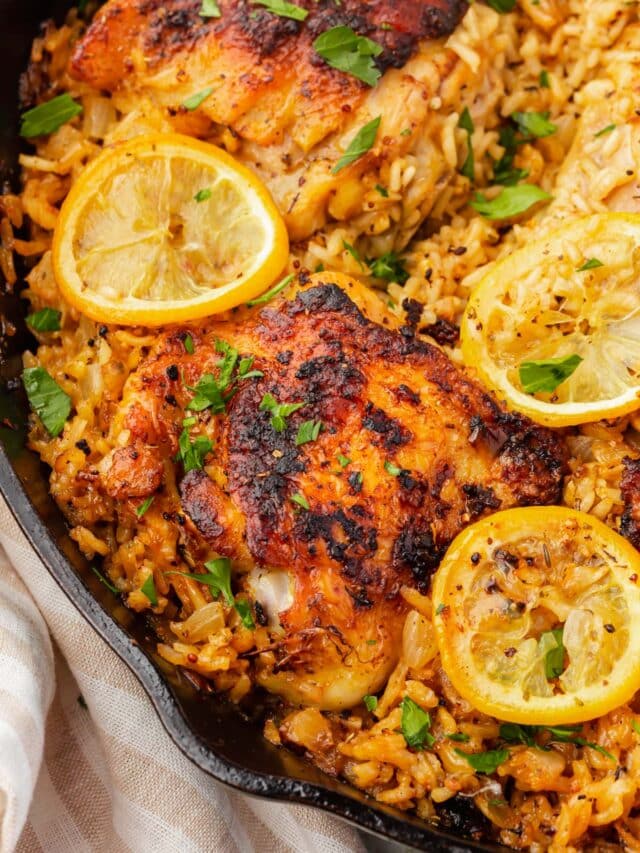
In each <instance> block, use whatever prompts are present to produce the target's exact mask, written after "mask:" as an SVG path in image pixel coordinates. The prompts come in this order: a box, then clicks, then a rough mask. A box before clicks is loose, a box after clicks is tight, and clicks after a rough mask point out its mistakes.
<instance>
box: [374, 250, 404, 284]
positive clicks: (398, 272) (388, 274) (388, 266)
mask: <svg viewBox="0 0 640 853" xmlns="http://www.w3.org/2000/svg"><path fill="white" fill-rule="evenodd" d="M367 264H368V266H369V269H370V270H371V275H374V276H375V277H376V278H382V279H384V281H394V282H397V283H398V284H404V283H405V282H406V281H407V279H408V278H409V273H408V272H407V270H406V269H405V266H404V259H403V258H401V257H400V256H399V255H396V253H395V252H385V254H384V255H380V257H379V258H367Z"/></svg>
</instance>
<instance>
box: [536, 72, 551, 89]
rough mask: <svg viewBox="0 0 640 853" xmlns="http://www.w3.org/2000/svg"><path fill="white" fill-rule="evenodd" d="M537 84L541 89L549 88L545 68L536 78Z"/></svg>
mask: <svg viewBox="0 0 640 853" xmlns="http://www.w3.org/2000/svg"><path fill="white" fill-rule="evenodd" d="M538 83H539V84H540V87H541V88H542V89H548V88H549V72H548V71H547V69H546V68H543V69H542V71H541V72H540V76H539V77H538Z"/></svg>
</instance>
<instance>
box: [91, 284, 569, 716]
mask: <svg viewBox="0 0 640 853" xmlns="http://www.w3.org/2000/svg"><path fill="white" fill-rule="evenodd" d="M356 302H357V303H359V305H360V307H358V306H357V305H356ZM377 303H378V299H377V297H376V296H374V295H372V294H371V292H370V291H367V290H366V289H365V288H363V286H362V285H360V284H358V283H356V282H355V281H353V280H351V279H348V278H347V277H345V276H341V275H339V274H317V275H314V276H312V277H310V279H308V280H306V284H304V286H301V287H300V288H299V289H298V291H297V293H296V294H295V296H294V298H289V299H281V300H280V301H278V302H274V303H270V304H268V305H267V306H266V307H264V308H262V309H261V310H259V309H254V310H253V311H251V312H250V311H243V312H240V313H239V314H238V315H236V317H235V318H233V319H229V320H226V321H222V320H220V321H215V322H213V323H211V324H210V325H209V326H207V327H206V328H204V329H201V330H194V331H192V332H191V334H192V336H193V342H194V346H195V351H194V353H193V354H189V353H187V352H185V347H184V337H185V335H184V332H178V331H168V332H166V333H165V334H164V335H162V336H161V337H160V340H159V342H158V344H157V345H156V346H155V348H154V349H153V350H152V351H151V352H150V354H149V355H148V357H147V358H146V360H145V361H143V363H142V364H141V365H140V366H139V368H138V370H137V371H136V372H135V373H134V374H133V375H132V376H131V377H130V379H129V381H128V384H127V386H126V390H125V395H124V399H123V401H122V404H121V407H120V409H119V411H118V413H117V414H116V417H115V418H114V421H113V423H112V429H113V430H114V434H118V433H120V432H121V431H123V430H124V431H126V432H125V434H126V435H127V436H128V444H127V445H126V446H122V447H119V448H118V449H117V450H116V451H115V452H114V453H113V454H112V455H111V456H110V457H107V458H106V459H105V460H104V464H103V466H102V476H101V482H102V488H103V490H104V491H106V492H107V493H108V494H109V495H111V496H112V497H113V498H115V499H117V501H119V502H121V503H120V504H119V506H120V509H119V511H121V512H131V507H128V506H127V504H128V498H130V497H134V496H135V497H136V498H140V497H142V496H144V495H147V494H151V493H153V492H154V491H156V490H158V489H160V493H161V494H162V493H164V495H163V498H162V499H163V500H171V499H173V500H175V502H176V507H175V508H176V512H177V513H180V514H182V517H183V519H186V522H185V523H184V524H183V525H182V527H181V537H182V540H181V548H182V549H183V553H185V552H188V553H189V555H190V561H191V564H192V565H194V566H198V567H202V564H203V562H204V561H205V560H207V559H211V557H212V556H219V555H222V556H225V557H228V558H230V559H231V561H232V565H233V567H234V573H235V578H236V582H237V584H238V585H239V586H240V587H241V588H244V590H245V591H247V592H248V594H249V596H250V597H251V598H252V600H253V601H254V602H255V608H256V613H258V614H259V615H260V616H262V617H263V619H264V620H265V621H266V620H267V619H268V620H269V623H270V624H271V626H272V627H273V637H274V645H273V647H272V648H271V649H270V651H269V653H268V654H264V655H262V656H261V657H260V656H258V658H257V668H258V678H259V680H260V681H261V683H262V684H263V685H264V686H265V687H266V688H267V689H269V690H271V691H273V692H275V693H278V694H281V695H283V696H285V697H286V698H288V699H289V700H291V701H294V702H301V703H304V704H310V705H316V706H319V707H322V708H345V707H349V706H352V705H353V704H355V703H356V702H358V701H359V700H360V699H361V698H362V696H363V695H364V694H366V693H370V692H373V691H375V690H377V689H378V688H380V687H381V686H382V684H383V683H384V681H385V679H386V678H387V676H388V674H389V672H390V670H391V668H392V667H393V665H394V664H395V662H396V660H397V654H398V648H399V643H400V634H401V630H402V624H403V616H404V614H405V612H406V604H405V601H404V598H403V596H402V594H401V589H402V587H403V585H407V586H410V587H414V588H417V589H418V590H420V591H422V592H426V591H427V590H428V587H429V581H430V577H431V574H432V573H433V571H434V569H435V568H436V566H437V565H438V563H439V561H440V559H441V557H442V555H443V553H444V551H445V549H446V547H447V545H448V543H449V542H450V541H451V539H452V538H453V537H454V536H455V535H456V534H457V533H458V532H459V531H460V530H461V529H462V528H463V527H464V526H465V525H466V524H468V523H469V522H471V521H473V520H475V519H477V518H478V517H480V516H481V515H483V514H485V513H487V512H493V511H495V510H497V509H499V508H501V509H505V508H507V507H510V506H514V505H526V504H544V503H552V502H554V501H558V500H559V497H560V492H559V490H560V482H561V475H562V472H563V467H564V451H563V447H562V442H561V441H560V440H559V439H558V437H557V436H555V435H552V434H551V433H550V432H548V431H547V430H545V429H542V428H540V427H538V426H536V425H534V424H533V423H531V422H530V421H528V420H527V419H526V418H524V417H522V416H520V415H517V414H509V413H507V412H505V411H504V410H503V409H502V408H500V406H499V405H497V404H496V402H495V401H494V400H493V399H492V397H490V396H489V395H488V394H487V393H485V392H484V391H483V390H482V389H481V388H480V387H479V386H478V385H477V384H475V383H474V382H473V381H470V380H469V379H468V378H466V377H465V376H464V375H463V374H462V373H461V372H460V371H459V370H458V368H456V367H455V366H454V365H453V364H452V363H451V362H450V361H449V359H448V358H447V356H446V355H445V354H444V353H443V352H442V351H441V350H440V349H438V348H437V347H436V346H434V345H433V344H430V343H427V342H426V341H425V340H422V339H420V338H419V337H417V336H416V335H415V334H414V333H413V332H411V330H409V329H408V328H406V327H399V328H398V327H397V323H395V322H394V320H393V319H391V318H388V317H387V316H386V313H385V310H384V309H383V308H381V307H378V305H377ZM380 305H381V303H380ZM394 326H395V327H394ZM221 342H224V343H221ZM229 346H230V347H233V348H235V349H236V350H237V351H238V353H239V355H240V357H244V358H248V357H252V358H253V359H254V361H253V363H252V365H251V369H252V371H254V370H257V371H258V372H259V374H260V375H255V374H254V375H253V377H252V378H248V379H246V380H239V381H238V382H237V383H236V384H235V385H234V386H233V391H234V393H233V395H232V396H230V398H229V399H228V402H227V404H226V414H219V415H216V414H213V413H212V411H211V409H203V410H202V411H200V413H199V414H197V413H196V412H194V411H191V410H189V408H188V406H189V404H190V403H191V401H192V400H193V397H194V391H193V390H189V388H191V389H193V388H194V387H196V386H197V385H198V382H199V380H200V379H201V378H202V376H203V375H206V374H208V373H210V374H213V375H214V376H215V375H219V372H220V369H221V368H220V362H221V352H224V351H225V350H227V347H229ZM196 393H197V392H196ZM281 404H285V405H287V404H291V405H290V406H289V409H284V410H282V409H278V408H276V407H277V406H280V405H281ZM294 408H295V410H293V409H294ZM185 417H187V418H189V417H191V418H193V420H188V421H187V423H188V424H191V427H190V428H191V429H192V431H193V432H192V436H196V435H203V434H206V435H207V436H208V437H209V438H210V440H211V441H212V444H213V448H212V450H211V451H210V452H209V453H208V454H207V456H206V458H205V460H204V467H203V468H201V469H200V468H196V469H194V470H190V471H188V472H186V473H185V472H184V470H183V469H182V466H181V465H180V464H178V466H177V469H176V467H174V465H173V462H172V460H173V458H174V457H175V455H176V452H177V451H178V447H179V437H180V434H181V431H182V430H183V429H184V427H183V419H184V418H185ZM278 417H280V418H281V419H280V420H278ZM196 418H197V419H198V422H197V424H194V423H193V421H195V419H196ZM309 422H312V423H313V424H314V425H315V424H318V423H319V424H320V426H317V427H316V428H315V431H314V430H312V428H311V427H310V426H309V425H308V424H309ZM303 424H307V426H306V427H305V430H308V431H309V432H310V434H311V436H312V437H311V439H310V440H307V441H305V442H303V443H300V429H301V426H302V425H303ZM303 432H304V430H303ZM314 436H315V437H314ZM168 471H169V472H171V473H170V474H167V472H168ZM174 478H175V479H174ZM172 495H173V498H172V497H171V496H172Z"/></svg>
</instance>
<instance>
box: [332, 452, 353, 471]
mask: <svg viewBox="0 0 640 853" xmlns="http://www.w3.org/2000/svg"><path fill="white" fill-rule="evenodd" d="M336 459H337V460H338V462H339V463H340V467H341V468H346V467H347V465H350V464H351V460H350V459H349V457H348V456H344V455H343V454H342V453H338V455H337V456H336Z"/></svg>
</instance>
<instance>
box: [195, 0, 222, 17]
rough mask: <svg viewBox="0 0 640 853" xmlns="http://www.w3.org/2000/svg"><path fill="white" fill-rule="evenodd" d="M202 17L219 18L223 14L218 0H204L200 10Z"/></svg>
mask: <svg viewBox="0 0 640 853" xmlns="http://www.w3.org/2000/svg"><path fill="white" fill-rule="evenodd" d="M198 14H199V15H200V17H201V18H219V17H221V15H222V12H221V11H220V7H219V6H218V4H217V2H216V0H202V6H200V11H199V12H198Z"/></svg>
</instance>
